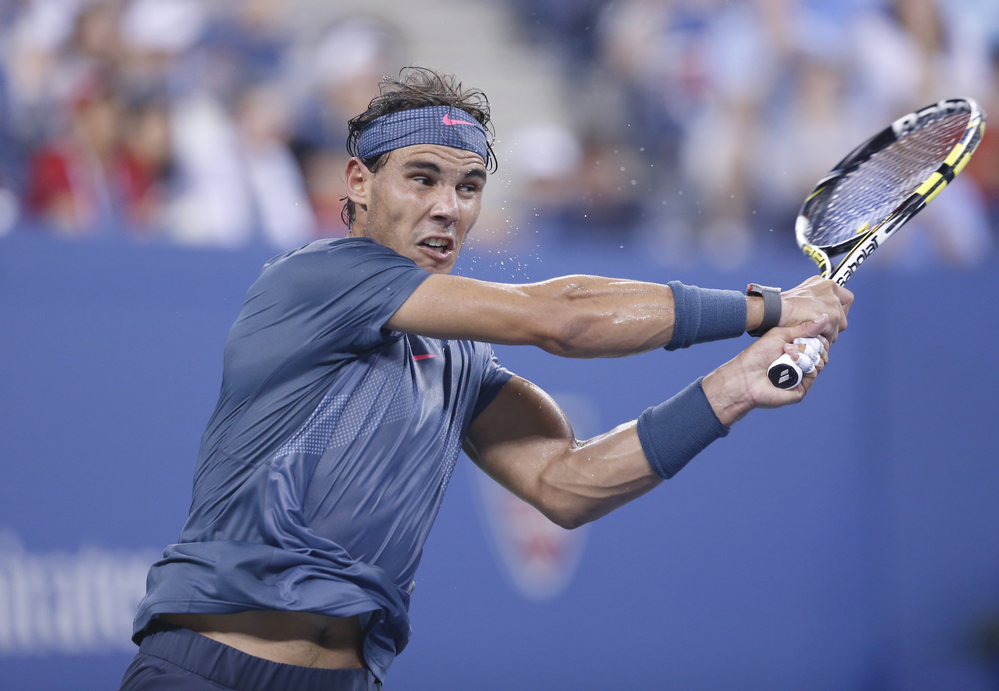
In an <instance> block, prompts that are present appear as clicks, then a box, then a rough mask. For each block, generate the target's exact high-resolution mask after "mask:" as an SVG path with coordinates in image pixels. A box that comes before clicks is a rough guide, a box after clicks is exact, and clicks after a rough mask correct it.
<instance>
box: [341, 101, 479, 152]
mask: <svg viewBox="0 0 999 691" xmlns="http://www.w3.org/2000/svg"><path fill="white" fill-rule="evenodd" d="M414 144H439V145H441V146H450V147H452V148H454V149H464V150H465V151H471V152H473V153H477V154H478V155H479V156H481V157H482V161H483V162H484V163H488V162H489V138H488V136H487V134H486V128H485V127H483V126H482V125H481V124H479V122H478V120H476V119H475V118H474V117H472V116H471V115H469V114H468V113H466V112H465V111H463V110H461V109H460V108H451V107H450V106H429V107H427V108H413V109H411V110H400V111H397V112H395V113H389V114H388V115H383V116H381V117H380V118H376V119H374V120H372V121H371V122H369V123H368V124H367V126H366V127H365V128H364V129H363V130H361V135H360V136H359V137H358V138H357V156H358V158H361V159H368V158H371V157H372V156H377V155H379V154H383V153H385V152H386V151H392V150H393V149H401V148H402V147H404V146H413V145H414Z"/></svg>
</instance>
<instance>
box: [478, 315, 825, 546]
mask: <svg viewBox="0 0 999 691" xmlns="http://www.w3.org/2000/svg"><path fill="white" fill-rule="evenodd" d="M827 322H828V318H825V319H822V320H819V321H815V322H810V323H806V324H802V325H799V326H796V327H793V328H776V329H772V330H771V331H770V332H768V333H767V334H766V335H765V336H763V337H762V338H760V339H759V340H758V341H754V342H753V343H752V344H751V345H750V346H749V347H748V348H746V349H745V350H744V351H742V353H740V354H739V355H738V356H737V357H736V358H734V359H733V360H731V361H730V362H728V363H726V364H724V365H722V366H721V367H719V368H717V369H716V370H714V371H713V372H711V373H710V374H709V375H707V376H706V377H704V378H703V379H702V380H699V381H698V382H695V383H693V384H691V386H689V387H687V389H685V390H684V391H683V392H681V393H680V394H677V396H675V397H673V398H672V399H670V400H669V401H667V402H665V403H663V404H662V405H660V406H657V407H655V408H650V409H649V410H648V411H646V413H645V414H643V415H642V416H641V418H639V420H633V421H631V422H628V423H625V424H623V425H620V426H619V427H616V428H615V429H613V430H611V431H609V432H607V433H605V434H601V435H599V436H597V437H594V438H593V439H589V440H586V441H579V440H577V439H576V438H575V436H574V435H573V432H572V428H571V426H570V424H569V421H568V420H567V419H566V417H565V414H564V413H563V412H562V410H561V409H560V408H559V406H558V405H557V404H556V403H555V402H554V401H553V400H552V399H551V397H549V396H548V395H547V394H546V393H545V392H544V391H542V390H541V389H540V388H539V387H537V386H535V385H534V384H531V383H530V382H528V381H526V380H524V379H521V378H520V377H514V378H513V379H511V380H510V381H509V382H508V383H507V384H506V385H505V386H504V387H503V389H502V390H501V391H500V392H499V394H498V395H497V396H496V398H495V399H493V401H492V402H491V403H490V404H489V406H488V407H487V408H486V409H485V410H483V411H482V413H481V414H479V416H478V417H477V418H476V419H475V421H474V422H473V423H472V426H471V427H470V428H469V431H468V434H467V436H466V439H465V451H466V453H468V455H469V457H470V458H471V459H472V460H473V461H474V462H475V463H476V464H477V465H478V466H479V467H480V468H482V469H483V470H484V471H485V472H486V473H487V474H488V475H490V476H491V477H492V478H493V479H494V480H496V481H497V482H499V483H500V484H501V485H503V486H504V487H506V488H507V489H509V490H510V491H511V492H513V493H514V494H516V495H517V496H519V497H520V498H521V499H523V500H525V501H527V502H528V503H530V504H532V505H533V506H534V507H536V508H537V509H538V510H540V511H541V512H542V513H543V514H545V516H547V517H548V518H549V519H550V520H551V521H553V522H554V523H556V524H558V525H560V526H562V527H565V528H575V527H577V526H580V525H582V524H584V523H588V522H590V521H593V520H596V519H597V518H600V517H601V516H604V515H606V514H608V513H610V512H611V511H613V510H614V509H616V508H618V507H619V506H623V505H624V504H626V503H628V502H630V501H632V500H634V499H636V498H638V497H640V496H641V495H643V494H645V493H646V492H648V491H650V490H652V489H653V488H655V487H656V486H658V485H659V484H660V483H661V482H662V480H663V479H665V478H668V477H671V476H672V475H673V474H675V473H676V472H678V471H679V470H680V468H682V467H683V465H684V464H685V463H686V462H687V461H689V460H690V459H691V458H692V457H693V456H694V455H696V454H697V453H698V452H699V451H700V450H701V449H703V448H704V447H705V446H707V445H708V444H709V443H711V441H713V440H714V439H716V438H717V437H719V436H724V435H725V434H727V433H728V428H729V427H730V426H731V425H732V424H734V423H735V422H736V421H738V420H739V419H741V418H742V417H743V416H745V415H746V414H747V413H748V412H749V411H750V410H752V409H753V408H775V407H780V406H784V405H789V404H792V403H797V402H798V401H800V400H801V399H802V398H803V397H804V396H805V394H806V393H807V391H808V389H809V388H810V387H811V385H812V382H814V380H815V377H816V375H817V374H818V372H819V371H820V370H821V369H822V366H823V365H824V364H825V362H826V361H827V357H828V354H827V353H828V349H827V351H826V353H823V357H822V361H821V362H820V363H819V365H818V366H817V368H816V370H815V371H814V372H812V373H811V374H808V375H805V378H804V381H803V383H802V385H801V386H800V387H798V388H795V389H791V390H781V389H777V388H775V387H773V386H772V385H770V383H769V381H768V380H767V378H766V377H765V376H761V374H762V373H764V372H766V368H767V367H768V366H769V364H770V363H771V362H772V361H773V360H774V359H776V358H777V357H778V356H780V354H781V353H782V352H789V351H792V350H794V348H795V346H791V345H789V344H790V343H791V341H792V340H793V339H794V338H795V337H803V336H818V335H819V334H820V333H821V332H822V329H823V328H824V327H825V326H826V324H827ZM826 345H828V343H827V344H826Z"/></svg>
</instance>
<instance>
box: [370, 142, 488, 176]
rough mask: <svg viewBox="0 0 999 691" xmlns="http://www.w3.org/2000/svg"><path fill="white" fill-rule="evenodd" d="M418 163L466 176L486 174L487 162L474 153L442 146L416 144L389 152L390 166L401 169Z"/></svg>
mask: <svg viewBox="0 0 999 691" xmlns="http://www.w3.org/2000/svg"><path fill="white" fill-rule="evenodd" d="M417 163H432V164H434V165H436V166H437V167H438V168H440V169H441V170H442V171H448V172H456V173H458V174H466V173H468V172H471V171H472V170H481V171H482V172H483V173H484V172H485V162H484V161H483V160H482V157H481V156H479V155H478V154H477V153H475V152H473V151H466V150H465V149H455V148H453V147H450V146H443V145H441V144H414V145H413V146H404V147H402V148H401V149H395V150H393V151H391V152H389V160H388V165H390V166H392V165H394V166H398V167H400V168H403V167H406V166H409V165H414V164H417Z"/></svg>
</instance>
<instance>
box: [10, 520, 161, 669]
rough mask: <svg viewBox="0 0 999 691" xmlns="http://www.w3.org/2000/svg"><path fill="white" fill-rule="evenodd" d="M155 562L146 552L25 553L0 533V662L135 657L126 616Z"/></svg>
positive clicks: (14, 539)
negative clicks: (52, 656)
mask: <svg viewBox="0 0 999 691" xmlns="http://www.w3.org/2000/svg"><path fill="white" fill-rule="evenodd" d="M156 559H157V554H156V553H155V552H153V551H152V550H150V551H148V552H126V551H110V550H102V549H93V548H84V549H81V550H80V551H78V552H76V553H75V554H74V553H60V552H52V553H47V554H38V553H31V552H28V551H27V550H25V549H24V546H23V545H22V544H21V541H20V540H19V539H18V537H17V536H16V535H15V534H14V533H12V532H11V531H9V530H5V529H3V528H0V657H7V656H12V655H33V654H38V653H94V652H108V651H113V650H119V651H128V652H134V651H135V645H134V644H133V643H132V641H131V638H132V618H133V617H134V616H135V610H136V608H137V607H138V605H139V600H141V599H142V596H143V595H144V594H145V592H146V572H147V571H148V570H149V566H150V564H152V563H153V561H155V560H156Z"/></svg>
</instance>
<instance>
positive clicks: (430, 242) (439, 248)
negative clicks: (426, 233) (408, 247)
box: [420, 238, 451, 257]
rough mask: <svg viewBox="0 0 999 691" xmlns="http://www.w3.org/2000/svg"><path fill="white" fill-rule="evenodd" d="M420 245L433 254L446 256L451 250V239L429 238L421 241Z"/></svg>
mask: <svg viewBox="0 0 999 691" xmlns="http://www.w3.org/2000/svg"><path fill="white" fill-rule="evenodd" d="M420 247H421V248H423V249H424V250H425V251H427V252H429V253H431V254H434V255H438V256H441V257H445V256H447V255H448V253H449V252H450V251H451V241H450V240H449V239H447V238H427V239H426V240H424V241H423V242H421V243H420Z"/></svg>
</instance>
